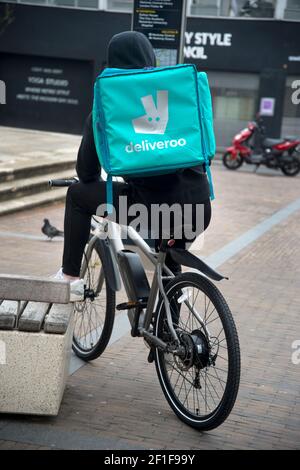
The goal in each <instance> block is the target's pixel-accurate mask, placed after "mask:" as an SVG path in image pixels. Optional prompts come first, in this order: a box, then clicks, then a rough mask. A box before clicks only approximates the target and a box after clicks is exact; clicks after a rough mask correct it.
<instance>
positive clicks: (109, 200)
mask: <svg viewBox="0 0 300 470" xmlns="http://www.w3.org/2000/svg"><path fill="white" fill-rule="evenodd" d="M113 198H114V196H113V180H112V175H107V181H106V211H107V213H108V215H111V214H113V203H114V201H113Z"/></svg>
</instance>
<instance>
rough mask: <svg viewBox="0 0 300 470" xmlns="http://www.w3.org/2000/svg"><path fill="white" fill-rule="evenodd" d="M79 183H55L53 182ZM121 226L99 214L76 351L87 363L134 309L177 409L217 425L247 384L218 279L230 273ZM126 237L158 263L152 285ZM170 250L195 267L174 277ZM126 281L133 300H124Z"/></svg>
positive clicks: (193, 421)
mask: <svg viewBox="0 0 300 470" xmlns="http://www.w3.org/2000/svg"><path fill="white" fill-rule="evenodd" d="M74 182H76V179H74V180H73V179H72V180H55V181H52V182H51V186H60V187H62V186H66V187H67V186H70V185H71V184H73V183H74ZM118 227H120V226H117V225H116V224H114V223H113V222H112V221H110V220H108V219H101V220H100V221H99V220H97V219H95V218H93V222H92V230H91V237H90V240H89V243H88V245H87V247H86V250H85V254H84V259H83V263H82V269H81V277H82V278H84V279H85V282H86V285H85V287H86V290H85V298H84V300H83V301H82V302H78V303H76V304H75V327H74V337H73V350H74V352H75V354H76V355H77V356H78V357H80V358H81V359H83V360H85V361H92V360H95V359H96V358H98V357H99V356H101V354H102V353H103V351H104V350H105V348H106V346H107V345H108V343H109V340H110V337H111V334H112V330H113V325H114V319H115V311H116V310H117V311H127V314H128V318H129V321H130V325H131V335H132V337H140V338H143V339H144V340H145V342H146V344H147V346H148V347H149V348H150V352H149V356H148V361H149V362H150V363H152V362H155V366H156V372H157V375H158V378H159V383H160V386H161V388H162V391H163V393H164V395H165V398H166V399H167V401H168V403H169V405H170V407H171V408H172V410H173V411H174V412H175V414H176V415H177V416H178V418H179V419H180V420H182V421H183V422H184V423H186V424H187V425H189V426H191V427H193V428H195V429H198V430H200V431H208V430H212V429H214V428H216V427H218V426H220V425H221V424H222V423H223V422H224V421H225V420H226V419H227V417H228V416H229V414H230V412H231V410H232V408H233V406H234V403H235V401H236V397H237V393H238V389H239V382H240V348H239V340H238V334H237V330H236V326H235V323H234V320H233V317H232V314H231V312H230V309H229V307H228V305H227V303H226V300H225V299H224V297H223V295H222V294H221V292H220V291H219V290H218V289H217V287H216V286H215V285H214V284H213V283H212V282H211V280H210V279H212V280H215V281H221V280H222V279H224V277H223V276H222V275H221V274H219V273H217V272H216V271H214V270H213V269H211V268H210V267H209V266H208V265H207V264H205V263H204V262H203V261H202V260H201V259H199V258H198V257H196V256H195V255H193V254H192V253H190V252H188V251H187V250H183V249H179V248H176V242H175V240H174V239H173V238H172V237H171V238H166V239H164V240H162V242H161V246H160V249H159V252H155V251H154V250H153V249H151V248H150V247H149V245H148V244H147V243H146V242H145V241H144V240H143V238H142V237H141V236H140V235H138V234H137V232H136V231H135V230H134V229H133V228H132V227H130V226H129V227H125V226H123V227H121V233H120V232H119V231H118ZM109 233H110V234H111V236H109ZM103 235H105V236H103ZM112 235H113V236H112ZM124 238H125V239H126V238H129V239H130V240H131V242H132V243H133V244H134V245H135V246H136V247H137V248H139V249H140V250H141V252H142V253H143V254H144V255H145V256H146V258H147V260H149V261H150V263H151V264H152V265H153V267H154V276H153V280H152V283H151V285H150V284H149V281H148V278H147V276H146V272H145V269H144V266H143V264H142V261H141V258H140V256H139V255H138V254H137V253H136V252H134V251H131V250H125V248H124V244H123V241H122V240H123V239H124ZM167 254H169V255H170V256H171V257H172V259H173V260H175V261H176V262H177V263H179V264H180V265H182V266H186V267H189V268H192V269H193V271H194V272H184V273H182V274H180V275H174V274H173V273H172V272H171V271H170V269H168V268H167V267H166V266H165V259H166V256H167ZM195 271H197V272H195ZM199 272H200V273H201V274H200V273H199ZM209 278H210V279H209ZM122 281H123V285H124V288H125V291H126V294H127V297H128V301H127V302H125V303H123V304H121V305H116V292H117V291H119V290H120V289H121V287H122Z"/></svg>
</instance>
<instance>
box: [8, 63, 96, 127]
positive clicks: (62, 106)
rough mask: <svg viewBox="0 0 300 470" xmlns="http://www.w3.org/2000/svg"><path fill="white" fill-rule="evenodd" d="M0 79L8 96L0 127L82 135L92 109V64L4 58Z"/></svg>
mask: <svg viewBox="0 0 300 470" xmlns="http://www.w3.org/2000/svg"><path fill="white" fill-rule="evenodd" d="M0 77H1V79H2V80H3V81H4V82H5V83H6V95H7V96H6V105H5V106H1V109H0V124H4V125H10V126H15V125H17V126H21V127H29V128H34V129H41V130H42V129H47V130H52V131H58V132H76V133H81V132H82V129H83V126H84V121H85V118H86V116H87V115H88V113H89V112H90V109H91V106H92V83H93V68H92V64H90V63H89V62H87V61H75V60H65V59H53V58H45V57H33V56H32V57H31V56H22V55H13V54H11V55H10V54H3V55H1V56H0ZM1 111H3V112H1Z"/></svg>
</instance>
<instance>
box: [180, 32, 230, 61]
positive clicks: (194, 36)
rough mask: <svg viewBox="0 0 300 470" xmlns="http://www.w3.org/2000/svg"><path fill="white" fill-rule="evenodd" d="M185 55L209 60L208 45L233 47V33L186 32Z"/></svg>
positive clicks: (189, 57)
mask: <svg viewBox="0 0 300 470" xmlns="http://www.w3.org/2000/svg"><path fill="white" fill-rule="evenodd" d="M185 42H186V45H185V48H184V55H185V58H186V59H202V60H207V59H208V56H207V46H210V47H231V46H232V34H231V33H208V32H196V33H195V32H186V33H185Z"/></svg>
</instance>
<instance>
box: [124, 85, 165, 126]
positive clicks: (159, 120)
mask: <svg viewBox="0 0 300 470" xmlns="http://www.w3.org/2000/svg"><path fill="white" fill-rule="evenodd" d="M168 95H169V92H168V91H158V92H157V100H156V102H157V106H155V103H154V99H153V96H152V95H149V96H144V97H143V98H142V99H141V101H142V103H143V106H144V108H145V111H146V114H145V115H144V116H141V117H139V118H138V119H134V120H133V121H132V124H133V127H134V130H135V133H136V134H164V133H165V132H166V128H167V125H168V122H169V102H168Z"/></svg>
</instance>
